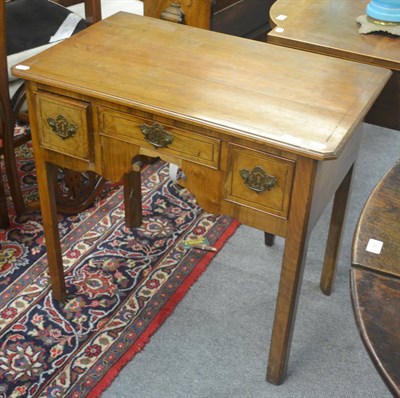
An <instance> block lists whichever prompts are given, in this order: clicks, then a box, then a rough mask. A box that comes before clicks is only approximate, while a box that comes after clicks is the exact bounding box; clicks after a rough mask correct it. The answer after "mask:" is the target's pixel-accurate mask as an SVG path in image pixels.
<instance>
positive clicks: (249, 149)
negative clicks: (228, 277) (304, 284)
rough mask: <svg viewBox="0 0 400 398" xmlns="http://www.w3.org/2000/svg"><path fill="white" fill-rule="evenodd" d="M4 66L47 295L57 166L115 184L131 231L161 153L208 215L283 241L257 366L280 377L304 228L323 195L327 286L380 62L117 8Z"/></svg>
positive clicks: (59, 278) (60, 279) (55, 258)
mask: <svg viewBox="0 0 400 398" xmlns="http://www.w3.org/2000/svg"><path fill="white" fill-rule="evenodd" d="M13 73H14V74H15V75H17V76H18V77H20V78H23V79H25V80H26V85H27V93H28V105H29V109H30V112H29V114H30V118H31V119H30V123H31V129H32V140H33V145H34V156H35V164H36V169H37V176H38V187H39V194H40V202H41V211H42V216H43V225H44V231H45V238H46V245H47V250H48V252H47V254H48V263H49V271H50V276H51V283H52V287H53V295H54V298H55V299H57V300H61V301H62V300H65V298H66V295H67V292H66V288H65V281H64V268H63V259H62V252H61V247H60V238H59V232H58V228H57V217H56V207H55V202H54V193H53V190H54V187H53V186H52V181H53V179H52V175H53V174H54V173H55V171H56V169H57V166H62V167H68V168H71V169H75V170H78V171H84V170H92V171H95V172H96V173H98V174H99V175H101V176H103V177H105V178H107V179H109V180H111V181H121V180H123V181H124V184H125V186H124V187H125V222H126V225H127V226H128V227H135V226H139V225H140V223H141V206H140V203H141V199H140V164H141V162H142V161H145V160H147V159H149V158H156V157H161V158H163V159H164V160H166V161H171V162H173V163H175V164H177V165H178V166H179V167H181V168H182V170H183V171H184V173H185V175H186V180H185V181H180V182H181V183H182V185H184V186H186V187H187V188H188V189H189V190H190V191H191V192H192V193H193V194H194V196H195V197H196V199H197V200H198V202H199V204H200V205H201V206H202V207H203V208H204V209H205V210H206V211H208V212H211V213H216V214H227V215H230V216H233V217H236V218H237V219H238V220H239V221H240V222H242V223H243V224H247V225H249V226H251V227H254V228H258V229H260V230H262V231H264V232H267V233H270V234H275V235H279V236H282V237H285V238H286V241H285V248H284V254H283V261H282V271H281V277H280V282H279V292H278V297H277V303H276V308H275V320H274V326H273V330H272V338H271V344H270V353H269V360H268V369H267V380H268V381H270V382H271V383H274V384H280V383H282V382H283V380H284V377H285V374H286V368H287V364H288V358H289V352H290V346H291V339H292V332H293V328H294V323H295V314H296V309H297V302H298V297H299V292H300V287H301V281H302V273H303V269H304V264H305V258H306V252H307V243H308V239H309V236H310V233H311V231H312V228H313V226H314V225H315V223H316V222H317V220H318V218H319V216H320V214H321V213H322V212H323V210H324V209H325V207H326V205H327V204H328V203H329V201H330V200H331V198H332V197H333V196H334V204H333V210H332V219H331V225H330V230H329V233H328V235H329V236H328V244H327V249H326V253H325V260H324V265H323V274H322V275H323V276H322V277H321V288H322V290H323V292H324V293H325V294H330V291H331V289H332V285H333V279H334V275H335V269H336V263H337V259H338V252H339V247H340V241H341V232H342V226H343V223H344V219H345V210H346V204H347V199H348V195H349V190H350V184H351V176H352V170H353V165H354V162H355V160H356V157H357V153H358V147H359V142H360V139H361V126H362V120H363V118H364V116H365V114H366V113H367V111H368V110H369V108H370V107H371V105H372V104H373V102H374V100H375V99H376V98H377V96H378V95H379V93H380V91H381V90H382V88H383V86H384V85H385V83H386V81H387V80H388V79H389V77H390V74H391V72H390V71H389V70H385V69H383V68H376V67H373V66H369V65H362V64H356V63H352V62H347V61H344V60H339V59H332V58H328V57H324V56H321V55H317V54H310V53H305V52H301V51H296V50H293V49H286V48H280V47H277V46H270V45H267V44H265V43H261V42H256V41H252V40H247V39H243V38H238V37H233V36H229V35H225V34H220V33H216V32H211V31H207V30H204V29H197V28H193V27H188V26H182V25H179V24H174V23H171V22H166V21H161V20H158V19H154V18H148V17H142V16H136V15H132V14H126V13H118V14H116V15H114V16H112V17H110V18H107V19H105V20H103V21H101V22H99V23H97V24H95V25H94V26H92V27H90V28H88V29H86V30H85V31H83V32H81V33H79V34H77V35H75V36H74V37H72V38H71V39H68V40H66V41H64V42H63V43H61V44H59V45H57V46H54V47H53V48H51V49H50V50H48V51H46V52H44V53H42V54H40V55H38V56H36V57H33V58H31V59H29V60H26V61H25V62H23V65H19V66H15V67H14V68H13ZM71 148H73V149H71ZM64 265H65V264H64ZM66 270H67V267H66Z"/></svg>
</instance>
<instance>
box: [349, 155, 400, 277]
mask: <svg viewBox="0 0 400 398" xmlns="http://www.w3.org/2000/svg"><path fill="white" fill-rule="evenodd" d="M399 220H400V163H399V162H397V163H396V164H395V165H394V166H393V167H392V168H391V169H390V170H389V171H388V172H387V173H386V175H385V176H384V177H383V178H382V179H381V181H380V182H379V183H378V185H377V186H376V187H375V189H374V191H373V193H372V194H371V196H370V197H369V199H368V201H367V203H366V204H365V206H364V209H363V211H362V213H361V216H360V219H359V221H358V224H357V228H356V231H355V239H354V242H353V257H352V264H353V265H355V266H360V267H363V268H366V269H369V270H371V271H377V272H379V273H383V274H387V275H389V276H393V277H397V278H399V279H400V222H399ZM378 252H379V253H378Z"/></svg>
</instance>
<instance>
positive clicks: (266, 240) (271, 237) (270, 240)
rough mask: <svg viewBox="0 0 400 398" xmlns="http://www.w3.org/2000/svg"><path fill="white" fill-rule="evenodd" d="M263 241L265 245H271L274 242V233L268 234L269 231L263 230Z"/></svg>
mask: <svg viewBox="0 0 400 398" xmlns="http://www.w3.org/2000/svg"><path fill="white" fill-rule="evenodd" d="M264 243H265V244H266V245H267V246H273V245H274V243H275V235H273V234H270V233H269V232H264Z"/></svg>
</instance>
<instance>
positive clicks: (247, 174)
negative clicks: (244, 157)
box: [240, 166, 278, 193]
mask: <svg viewBox="0 0 400 398" xmlns="http://www.w3.org/2000/svg"><path fill="white" fill-rule="evenodd" d="M240 176H241V177H242V178H243V180H244V183H245V185H246V186H247V187H248V188H249V189H251V190H252V191H254V192H257V193H261V192H265V191H270V190H271V189H272V188H274V187H275V186H276V185H277V184H278V180H277V179H276V177H274V176H271V175H268V174H267V173H266V172H265V171H264V169H263V168H262V167H261V166H256V167H254V169H253V170H251V171H250V170H246V169H242V170H240Z"/></svg>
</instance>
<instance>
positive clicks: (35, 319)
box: [0, 147, 238, 398]
mask: <svg viewBox="0 0 400 398" xmlns="http://www.w3.org/2000/svg"><path fill="white" fill-rule="evenodd" d="M18 157H19V165H20V167H19V168H20V172H21V178H22V180H23V190H24V195H25V197H31V196H32V197H34V196H35V176H34V167H33V163H32V155H31V152H30V148H29V147H23V148H22V149H21V150H20V151H18ZM2 167H4V165H2ZM3 175H4V173H3ZM142 194H143V224H142V226H141V227H139V228H134V229H132V230H129V229H127V228H125V224H124V206H123V190H122V187H120V186H113V185H107V187H106V188H105V192H104V193H103V194H102V195H100V197H99V198H98V200H97V202H96V204H95V205H94V206H93V207H91V208H90V209H88V210H86V211H85V212H82V213H80V214H77V215H74V216H68V217H67V216H62V215H59V229H60V234H61V237H62V250H63V260H64V272H65V275H66V284H67V289H68V299H67V301H66V302H64V303H59V302H57V301H55V300H54V299H53V297H52V291H51V288H50V287H49V283H50V280H49V275H48V272H47V257H46V246H45V242H44V238H43V231H42V226H41V218H40V212H39V211H37V212H32V213H30V214H27V215H25V216H24V217H20V218H17V217H15V216H12V217H11V219H12V225H11V226H10V227H9V228H8V229H7V230H1V229H0V398H5V397H35V398H36V397H74V398H78V397H79V398H80V397H86V396H91V397H94V396H99V395H100V393H101V392H102V391H103V390H104V389H105V388H106V387H107V385H109V383H110V382H111V381H112V379H113V377H115V375H116V374H117V371H118V369H120V368H121V367H122V366H123V364H124V363H126V362H127V361H128V360H129V359H130V358H132V357H133V356H134V354H135V353H137V352H138V351H139V350H140V349H142V348H143V346H144V344H145V343H146V342H147V341H148V339H149V337H150V336H151V334H152V333H154V332H155V330H156V329H157V327H159V326H160V324H161V323H162V322H163V320H165V318H166V317H167V316H168V314H170V313H171V312H172V310H173V308H174V307H175V305H176V304H177V303H178V302H179V300H180V299H181V298H182V297H183V295H184V293H185V292H186V291H187V290H188V288H189V287H190V285H191V284H193V283H194V281H195V280H196V279H197V277H198V276H199V275H200V274H201V272H202V271H204V269H205V268H206V266H207V265H208V264H209V262H210V261H211V260H212V258H213V256H214V255H215V253H212V252H203V251H201V250H198V249H193V248H192V249H189V250H188V249H187V248H186V247H185V246H184V245H182V241H183V240H185V239H189V238H190V239H191V238H196V237H199V236H205V237H206V238H207V239H208V241H209V242H210V244H212V245H214V246H215V247H217V248H220V247H221V246H222V245H223V243H224V242H225V241H226V239H228V237H229V236H230V235H231V234H233V232H234V231H235V229H236V228H237V226H238V223H237V222H236V221H233V220H232V219H231V218H229V217H225V216H215V215H211V214H208V213H205V212H204V211H203V210H202V209H201V208H199V207H198V206H197V205H196V202H195V200H194V199H193V197H192V196H191V195H190V194H189V193H188V192H187V190H185V189H183V188H182V187H180V186H179V185H176V184H174V183H173V182H172V181H171V180H170V179H169V178H168V165H167V164H165V163H164V162H162V161H159V162H156V163H154V164H152V165H149V166H147V167H146V168H145V169H144V170H143V172H142Z"/></svg>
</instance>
